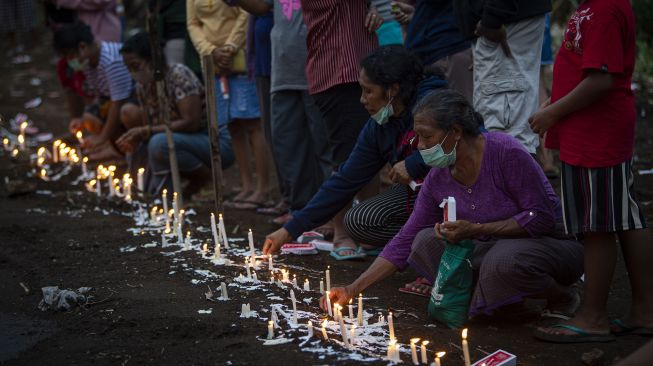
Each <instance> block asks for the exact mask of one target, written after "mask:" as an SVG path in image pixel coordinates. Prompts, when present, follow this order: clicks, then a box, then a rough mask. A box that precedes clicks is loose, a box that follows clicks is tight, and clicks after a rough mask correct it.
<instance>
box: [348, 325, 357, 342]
mask: <svg viewBox="0 0 653 366" xmlns="http://www.w3.org/2000/svg"><path fill="white" fill-rule="evenodd" d="M354 343H356V324H353V325H352V326H351V330H350V331H349V344H350V345H352V346H353V345H354Z"/></svg>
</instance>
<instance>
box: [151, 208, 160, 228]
mask: <svg viewBox="0 0 653 366" xmlns="http://www.w3.org/2000/svg"><path fill="white" fill-rule="evenodd" d="M157 212H159V208H158V207H156V206H154V207H152V209H151V210H150V222H151V223H152V225H156V222H157Z"/></svg>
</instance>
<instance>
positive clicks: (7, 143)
mask: <svg viewBox="0 0 653 366" xmlns="http://www.w3.org/2000/svg"><path fill="white" fill-rule="evenodd" d="M2 143H3V144H5V145H9V139H8V138H6V137H5V138H3V139H2Z"/></svg>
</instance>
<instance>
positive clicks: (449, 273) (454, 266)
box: [428, 240, 474, 328]
mask: <svg viewBox="0 0 653 366" xmlns="http://www.w3.org/2000/svg"><path fill="white" fill-rule="evenodd" d="M473 252H474V242H472V241H471V240H461V241H460V242H458V243H456V244H446V245H445V248H444V253H443V254H442V259H441V260H440V266H439V267H438V275H437V277H436V278H435V284H434V285H433V290H432V291H431V300H430V301H429V308H428V313H429V316H430V317H431V318H433V319H435V320H437V321H439V322H441V323H444V324H445V325H446V326H448V327H449V328H458V327H460V326H462V325H463V324H465V322H466V321H467V312H468V310H469V301H470V297H471V292H472V282H473V273H472V262H471V258H472V253H473Z"/></svg>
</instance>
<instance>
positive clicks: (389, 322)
mask: <svg viewBox="0 0 653 366" xmlns="http://www.w3.org/2000/svg"><path fill="white" fill-rule="evenodd" d="M388 329H389V330H390V340H393V339H395V326H394V323H393V322H392V312H389V313H388Z"/></svg>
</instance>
